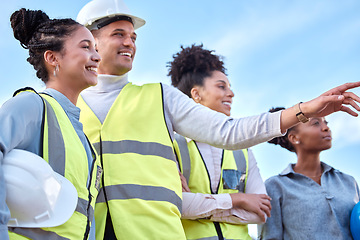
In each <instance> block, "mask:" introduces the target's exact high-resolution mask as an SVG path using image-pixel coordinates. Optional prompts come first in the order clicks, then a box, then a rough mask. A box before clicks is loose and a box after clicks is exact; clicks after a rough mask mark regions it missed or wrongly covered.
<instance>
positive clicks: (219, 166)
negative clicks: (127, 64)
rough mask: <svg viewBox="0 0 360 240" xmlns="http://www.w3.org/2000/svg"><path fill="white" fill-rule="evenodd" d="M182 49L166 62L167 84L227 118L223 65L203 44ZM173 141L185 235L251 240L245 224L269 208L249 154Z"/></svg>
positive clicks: (260, 220) (261, 219) (257, 220)
mask: <svg viewBox="0 0 360 240" xmlns="http://www.w3.org/2000/svg"><path fill="white" fill-rule="evenodd" d="M181 49H182V50H181V51H180V52H178V53H177V54H175V55H174V59H173V61H172V62H171V63H170V71H169V75H170V76H171V81H172V85H173V86H175V87H177V88H178V89H180V90H181V91H182V92H183V93H185V94H186V95H188V96H189V97H190V98H192V99H193V100H194V101H195V102H196V103H199V104H202V105H204V106H206V107H208V108H210V109H212V110H215V111H217V112H220V113H223V114H225V115H226V116H230V111H231V104H232V98H233V97H234V93H233V92H232V90H231V89H230V83H229V80H228V78H227V76H226V69H225V67H224V63H223V61H222V60H221V59H220V57H219V56H218V55H215V54H214V53H213V51H210V50H206V49H204V48H203V46H202V45H198V46H197V45H192V46H190V47H186V48H184V47H181ZM176 139H177V143H176V144H175V150H176V152H177V155H178V159H179V163H180V167H181V172H182V174H183V175H184V178H182V179H183V185H184V191H186V192H184V193H183V205H182V206H183V207H182V210H183V212H182V223H183V226H184V229H185V234H186V237H187V238H188V239H203V238H210V237H211V239H251V238H250V236H249V234H248V228H247V224H249V223H263V222H264V221H265V219H266V216H269V215H270V209H271V206H270V198H269V197H268V196H267V195H266V190H265V185H264V183H263V181H262V178H261V176H260V172H259V169H258V167H257V164H256V160H255V158H254V156H253V154H252V152H251V150H250V149H245V150H238V151H229V150H223V149H220V148H216V147H213V146H210V145H209V144H206V143H201V142H198V141H194V140H191V139H186V140H185V138H183V137H181V136H180V135H177V136H176ZM185 179H186V180H185ZM188 187H189V188H188Z"/></svg>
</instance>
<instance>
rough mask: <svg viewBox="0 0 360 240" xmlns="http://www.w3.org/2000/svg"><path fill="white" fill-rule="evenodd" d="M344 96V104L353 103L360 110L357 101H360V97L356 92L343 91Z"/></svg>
mask: <svg viewBox="0 0 360 240" xmlns="http://www.w3.org/2000/svg"><path fill="white" fill-rule="evenodd" d="M343 96H344V97H345V99H344V101H343V103H344V104H348V105H351V106H352V107H353V108H355V109H356V110H357V111H360V107H359V106H358V105H357V104H356V102H359V103H360V98H359V97H358V96H357V95H356V94H354V93H352V92H346V93H343ZM355 101H356V102H355Z"/></svg>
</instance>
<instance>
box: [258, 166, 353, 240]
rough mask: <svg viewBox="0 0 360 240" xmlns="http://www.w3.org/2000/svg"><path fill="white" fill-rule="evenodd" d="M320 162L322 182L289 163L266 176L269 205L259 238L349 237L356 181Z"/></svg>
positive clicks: (323, 239) (346, 238) (299, 239)
mask: <svg viewBox="0 0 360 240" xmlns="http://www.w3.org/2000/svg"><path fill="white" fill-rule="evenodd" d="M322 166H323V169H324V172H323V174H322V176H321V185H319V184H317V183H316V182H315V181H313V180H312V179H310V178H308V177H306V176H304V175H302V174H299V173H296V172H294V170H293V165H292V164H290V165H289V166H288V167H287V168H286V169H285V170H284V171H283V172H282V173H280V174H279V175H277V176H273V177H271V178H269V179H268V180H266V182H265V185H266V190H267V192H268V195H269V196H270V197H271V198H272V200H271V206H272V209H271V217H270V218H268V219H267V222H266V223H265V225H264V226H263V231H262V239H284V240H286V239H292V240H297V239H298V240H304V239H314V240H317V239H318V240H330V239H334V240H339V239H343V240H349V239H352V236H351V232H350V214H351V210H352V208H353V207H354V206H355V204H356V203H357V202H358V201H359V187H358V184H357V183H356V181H355V179H354V178H353V177H352V176H349V175H347V174H344V173H342V172H340V171H339V170H336V169H334V168H332V167H331V166H329V165H327V164H325V163H322Z"/></svg>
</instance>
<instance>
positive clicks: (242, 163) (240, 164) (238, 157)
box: [233, 149, 248, 192]
mask: <svg viewBox="0 0 360 240" xmlns="http://www.w3.org/2000/svg"><path fill="white" fill-rule="evenodd" d="M245 154H246V155H247V154H248V151H247V149H243V150H235V151H233V155H234V159H235V163H236V167H237V170H238V171H239V172H240V174H241V176H240V183H239V184H240V185H239V186H240V189H239V191H240V192H245V188H246V182H247V175H248V173H247V161H246V156H245Z"/></svg>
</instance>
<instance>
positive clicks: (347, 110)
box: [340, 106, 358, 117]
mask: <svg viewBox="0 0 360 240" xmlns="http://www.w3.org/2000/svg"><path fill="white" fill-rule="evenodd" d="M340 111H342V112H346V113H348V114H350V115H351V116H354V117H357V116H358V114H357V113H356V112H354V111H353V110H351V109H350V108H348V107H345V106H341V108H340Z"/></svg>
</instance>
